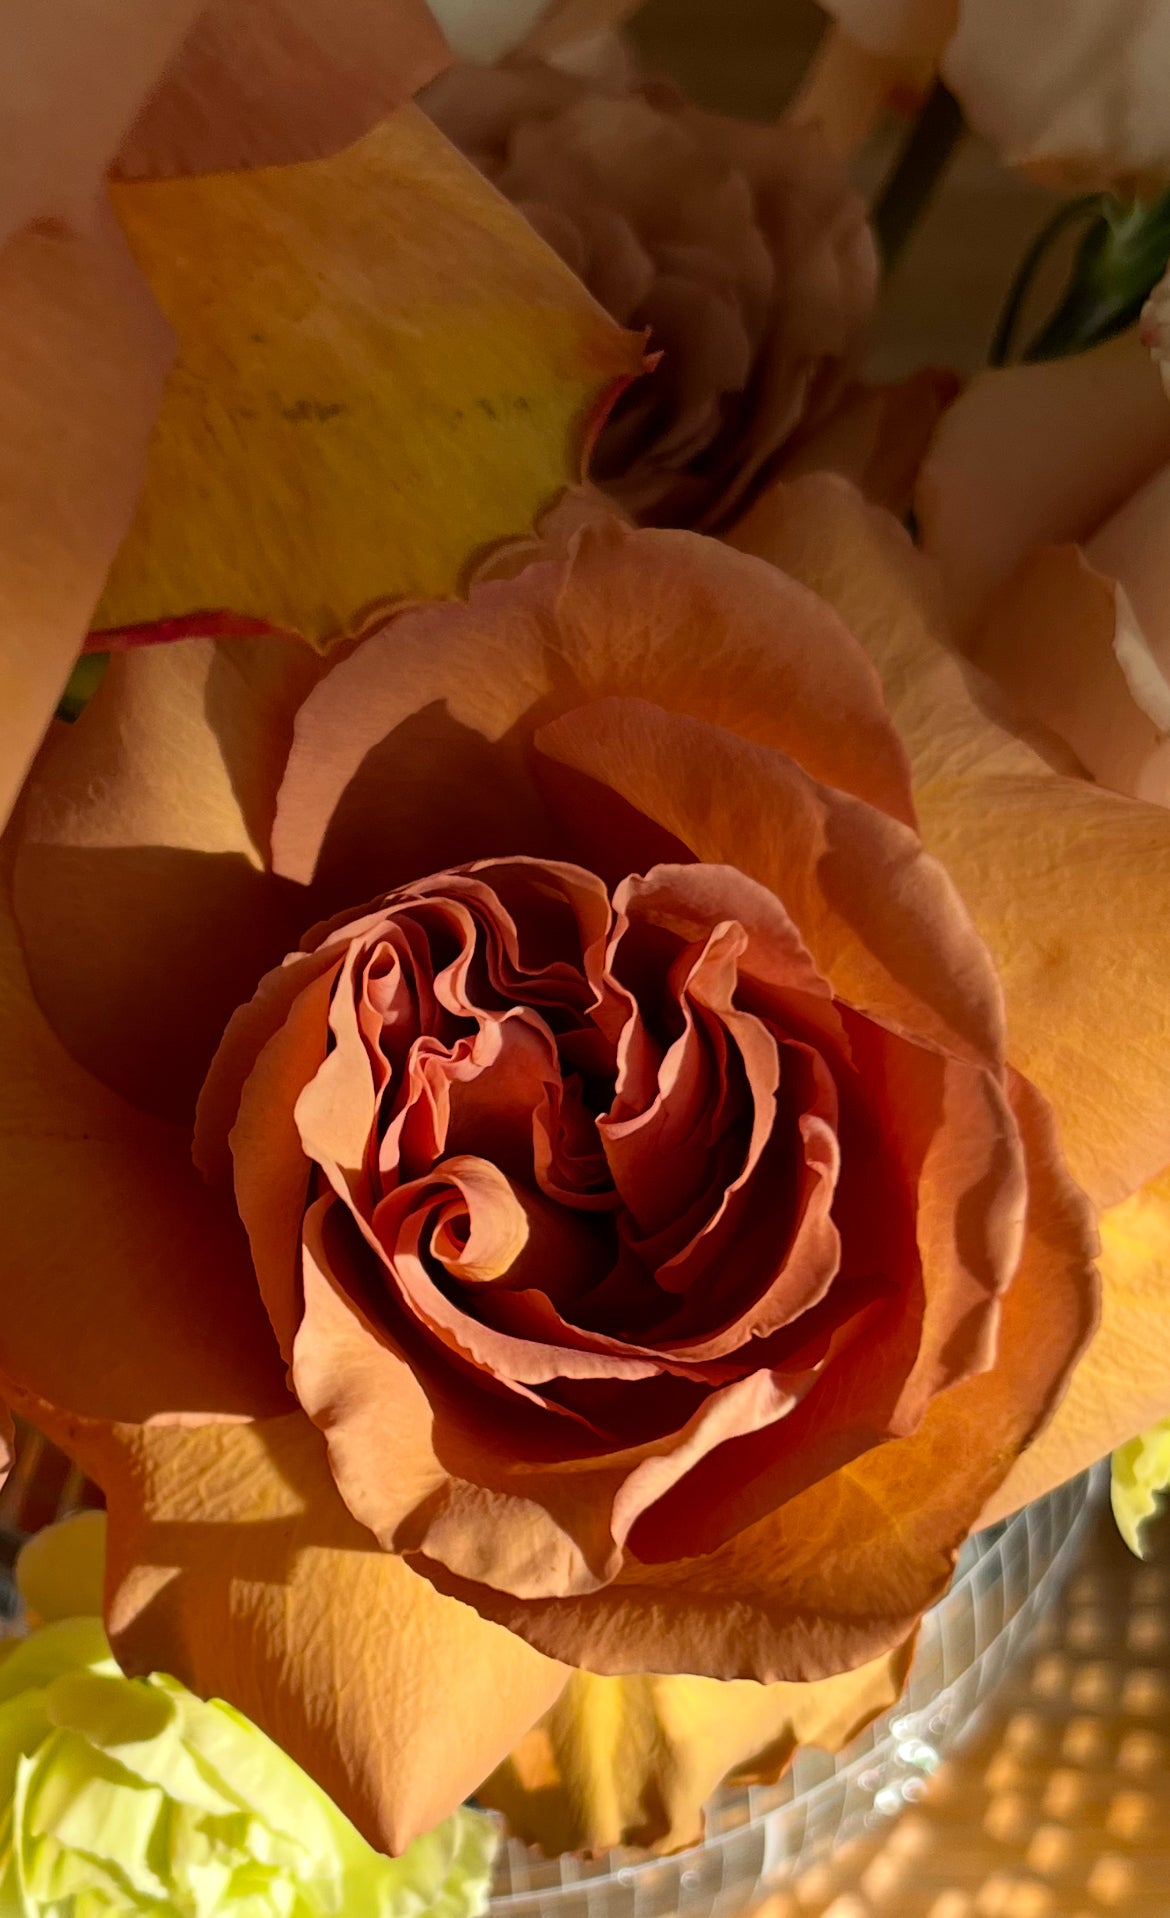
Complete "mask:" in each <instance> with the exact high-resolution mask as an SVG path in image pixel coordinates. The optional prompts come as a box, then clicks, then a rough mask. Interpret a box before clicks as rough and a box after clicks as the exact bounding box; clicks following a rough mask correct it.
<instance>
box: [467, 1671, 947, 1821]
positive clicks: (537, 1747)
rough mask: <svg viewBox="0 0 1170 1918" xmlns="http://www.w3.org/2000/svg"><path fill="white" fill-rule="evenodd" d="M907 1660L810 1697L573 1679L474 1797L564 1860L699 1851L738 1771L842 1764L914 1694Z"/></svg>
mask: <svg viewBox="0 0 1170 1918" xmlns="http://www.w3.org/2000/svg"><path fill="white" fill-rule="evenodd" d="M911 1650H912V1647H911V1646H910V1645H907V1646H906V1647H904V1649H903V1650H902V1651H900V1652H897V1653H894V1654H892V1655H891V1656H890V1657H888V1658H881V1659H876V1660H874V1662H873V1663H872V1664H869V1665H863V1666H861V1668H860V1669H859V1670H858V1671H855V1672H845V1673H842V1675H841V1676H840V1677H839V1678H825V1679H822V1680H821V1681H820V1683H819V1684H814V1685H755V1684H752V1683H751V1681H750V1680H744V1681H741V1682H738V1683H737V1682H735V1681H731V1682H726V1681H723V1680H720V1679H712V1678H658V1677H654V1676H642V1677H637V1678H597V1677H595V1676H594V1674H593V1673H592V1672H574V1673H573V1674H572V1676H571V1677H570V1679H569V1683H568V1685H567V1686H566V1687H565V1690H564V1692H563V1694H562V1696H561V1698H560V1699H559V1700H558V1702H557V1703H556V1704H555V1705H554V1706H553V1708H552V1710H551V1712H549V1713H548V1715H547V1717H546V1718H544V1719H543V1720H542V1722H541V1723H540V1724H539V1725H535V1726H534V1727H533V1729H532V1730H531V1731H530V1732H529V1733H528V1734H527V1736H526V1737H525V1738H523V1739H522V1740H521V1742H520V1744H519V1745H518V1746H517V1748H516V1750H515V1751H514V1752H513V1753H512V1755H511V1756H510V1758H509V1759H508V1761H507V1763H506V1764H504V1765H501V1766H500V1768H499V1770H498V1771H496V1772H493V1774H492V1776H491V1777H490V1778H489V1779H488V1780H487V1782H486V1783H485V1784H483V1785H481V1786H480V1788H479V1790H478V1791H477V1793H476V1797H477V1799H478V1800H479V1801H480V1803H481V1804H485V1805H491V1806H493V1807H494V1808H495V1809H496V1810H498V1811H502V1812H503V1813H504V1815H505V1816H506V1818H507V1820H508V1823H509V1825H510V1826H511V1828H512V1830H513V1831H515V1832H516V1833H518V1835H519V1836H520V1837H521V1838H523V1839H525V1840H526V1841H527V1843H529V1844H537V1845H539V1846H540V1847H541V1848H542V1850H544V1851H546V1852H548V1853H550V1854H551V1855H553V1856H555V1855H556V1854H558V1853H559V1852H563V1851H579V1850H581V1849H582V1848H584V1849H586V1850H588V1851H590V1852H598V1851H603V1850H606V1849H608V1848H609V1847H610V1846H612V1845H619V1844H627V1845H642V1846H646V1845H652V1846H653V1847H654V1849H655V1850H656V1851H676V1850H678V1848H679V1847H680V1846H683V1845H691V1844H697V1843H698V1842H699V1840H700V1838H701V1837H702V1832H703V1809H704V1805H705V1803H706V1800H707V1799H708V1798H709V1797H710V1795H711V1793H712V1792H713V1791H714V1790H715V1788H716V1786H717V1785H718V1784H720V1783H721V1781H722V1780H723V1779H724V1778H726V1777H727V1775H728V1773H729V1772H732V1773H734V1775H735V1776H736V1778H737V1779H738V1780H740V1781H742V1782H744V1783H759V1782H761V1781H766V1780H772V1779H775V1778H778V1777H779V1775H780V1773H781V1772H782V1771H783V1770H784V1767H785V1766H786V1764H787V1763H788V1761H789V1759H790V1758H791V1756H792V1754H793V1752H794V1751H795V1749H796V1747H797V1746H798V1745H820V1746H823V1747H824V1748H825V1749H827V1750H829V1751H839V1750H840V1748H841V1747H842V1746H843V1745H845V1744H847V1743H848V1742H849V1740H850V1739H851V1738H855V1737H856V1735H857V1733H858V1732H859V1731H861V1730H862V1728H863V1727H864V1726H865V1725H867V1724H868V1723H869V1721H870V1719H871V1718H873V1717H874V1715H875V1714H876V1713H877V1712H880V1711H884V1710H885V1708H886V1707H887V1706H888V1705H892V1704H893V1703H894V1700H895V1699H896V1698H897V1696H898V1693H899V1692H900V1691H901V1689H902V1685H903V1683H904V1682H905V1677H906V1670H907V1667H908V1666H909V1662H910V1652H911Z"/></svg>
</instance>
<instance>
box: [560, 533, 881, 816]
mask: <svg viewBox="0 0 1170 1918" xmlns="http://www.w3.org/2000/svg"><path fill="white" fill-rule="evenodd" d="M634 606H636V607H637V608H638V618H637V620H636V621H633V620H631V619H630V618H629V616H628V613H627V611H626V608H627V607H634ZM557 617H558V622H559V625H560V650H561V651H562V653H563V655H564V657H565V659H566V661H567V663H568V665H569V666H570V667H571V668H572V670H573V672H574V674H575V675H576V677H577V679H578V680H579V681H580V683H581V685H582V687H583V688H584V690H585V691H586V692H587V693H588V694H589V695H590V696H591V697H593V698H597V697H601V698H604V697H606V696H607V695H611V694H612V695H615V696H622V695H626V696H631V697H635V698H636V697H639V696H640V697H642V698H644V699H652V700H654V701H655V702H656V703H657V704H658V705H661V706H664V707H666V708H667V709H668V710H670V711H672V712H681V713H693V714H695V715H696V716H697V717H699V718H702V719H705V720H710V721H711V723H712V724H713V725H717V726H726V727H728V728H729V729H730V730H731V731H732V732H734V733H737V734H738V735H739V736H740V737H742V738H744V739H749V740H754V741H757V742H758V743H759V744H760V745H767V746H774V747H777V748H779V750H780V751H782V752H791V753H792V754H793V755H794V757H796V758H798V759H799V761H800V763H801V765H802V766H804V767H805V769H806V770H807V771H808V772H809V773H811V774H812V776H813V778H815V779H823V780H824V781H825V782H826V784H827V785H833V786H839V787H841V788H842V789H843V790H844V791H845V792H847V793H854V794H856V796H857V797H858V798H860V799H865V800H868V801H869V803H870V804H871V805H873V806H879V807H881V808H882V809H883V810H884V811H886V812H888V813H890V814H892V816H893V817H894V818H896V819H901V820H904V821H906V822H908V823H913V818H914V813H913V805H912V802H911V799H910V795H909V788H908V784H907V774H906V767H905V761H904V759H903V755H902V751H901V747H900V745H899V742H898V739H897V736H896V734H895V733H894V731H893V729H892V728H891V726H890V724H889V720H888V717H887V715H886V712H885V710H884V707H883V704H882V700H881V696H880V689H879V688H878V686H877V685H876V684H875V683H874V681H873V680H872V678H871V676H870V673H869V671H868V669H867V665H866V661H865V659H864V658H863V656H862V655H861V652H860V650H859V648H858V647H857V646H856V645H855V643H854V641H853V638H852V635H851V634H850V633H849V632H848V631H846V630H845V629H844V628H843V627H842V626H841V624H840V623H839V622H838V621H837V620H836V619H835V618H833V617H832V615H831V613H830V611H829V609H828V608H827V607H825V606H824V605H823V604H822V603H821V602H819V601H818V600H816V599H815V598H812V597H810V596H809V595H808V594H807V593H805V592H804V591H803V590H802V589H801V588H800V586H799V584H798V583H797V582H796V581H794V580H791V579H785V578H783V577H782V576H777V574H776V573H775V572H773V573H771V574H769V573H768V572H767V571H766V570H765V569H764V568H762V567H761V566H760V565H759V564H757V563H756V562H755V561H754V560H753V559H752V558H750V557H749V556H747V555H745V554H741V553H735V552H732V551H731V550H730V549H729V548H727V547H726V546H723V545H722V544H718V545H715V544H712V542H710V541H708V540H703V539H700V538H697V537H696V536H695V535H694V534H691V533H678V532H645V533H630V532H627V531H624V530H623V529H622V528H621V527H620V526H619V525H618V524H617V523H616V522H615V523H614V524H613V525H612V526H610V527H596V528H587V529H586V530H585V532H583V534H582V535H581V538H580V541H579V544H578V548H577V552H576V554H575V556H574V558H573V560H572V563H571V568H570V573H569V579H568V583H567V586H566V590H565V591H564V592H563V593H562V594H561V596H560V599H559V602H558V606H557ZM810 658H815V659H816V661H817V670H816V671H815V672H810V670H809V660H810Z"/></svg>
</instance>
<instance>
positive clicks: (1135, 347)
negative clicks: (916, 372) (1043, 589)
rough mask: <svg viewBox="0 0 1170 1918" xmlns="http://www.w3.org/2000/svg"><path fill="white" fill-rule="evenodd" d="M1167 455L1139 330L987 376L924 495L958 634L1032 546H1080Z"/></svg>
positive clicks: (940, 452)
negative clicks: (1086, 349) (1067, 543)
mask: <svg viewBox="0 0 1170 1918" xmlns="http://www.w3.org/2000/svg"><path fill="white" fill-rule="evenodd" d="M1167 460H1170V406H1167V404H1166V398H1165V395H1164V394H1163V392H1162V389H1161V384H1160V382H1159V379H1158V374H1157V371H1156V369H1155V367H1154V366H1153V365H1152V363H1151V361H1150V357H1149V355H1148V353H1146V352H1145V351H1144V349H1143V348H1142V346H1141V343H1140V341H1139V340H1138V339H1137V337H1136V335H1134V334H1126V335H1124V336H1123V337H1122V338H1121V339H1120V340H1111V341H1109V342H1108V344H1107V345H1105V346H1100V347H1097V348H1096V349H1095V350H1094V351H1093V352H1091V353H1081V354H1077V355H1075V356H1074V357H1072V358H1070V359H1063V360H1049V361H1047V362H1045V363H1044V364H1042V365H1036V366H1013V367H1009V368H1007V369H1006V370H1005V371H1001V372H992V373H983V374H980V376H979V377H978V378H977V379H975V380H974V381H973V382H972V384H971V385H970V386H969V387H968V388H967V391H966V392H965V393H964V394H963V395H962V397H961V398H960V399H958V400H957V401H956V402H955V405H954V406H953V407H952V408H951V409H950V411H949V412H948V413H947V414H946V416H945V417H944V419H943V422H942V425H941V427H940V428H939V432H938V436H937V438H936V440H935V443H934V446H933V449H932V450H931V452H930V454H929V456H928V458H927V460H926V464H925V466H924V468H923V471H922V478H921V482H920V485H919V493H918V516H919V522H920V525H921V528H922V541H923V545H924V547H925V549H926V551H927V553H929V555H930V556H931V558H932V559H934V560H935V561H936V562H937V564H938V566H939V568H940V570H941V572H942V576H943V583H944V586H945V588H946V594H947V600H948V604H949V608H950V613H951V618H952V620H953V622H954V625H955V628H956V631H957V632H958V634H959V636H960V638H961V637H962V636H963V635H964V634H965V633H967V632H969V631H970V630H971V628H972V627H973V626H975V625H976V624H977V623H978V621H979V620H980V618H981V617H982V615H983V613H984V611H985V609H986V606H987V603H988V600H989V599H990V597H991V595H992V594H993V593H994V591H995V590H996V588H997V587H998V586H1000V585H1001V584H1002V583H1003V582H1004V581H1005V580H1006V579H1008V578H1009V576H1010V575H1011V574H1012V573H1013V572H1014V571H1015V568H1016V566H1017V565H1018V564H1019V562H1020V560H1021V559H1023V557H1024V555H1025V554H1026V553H1027V552H1028V551H1029V550H1030V548H1031V547H1033V546H1044V545H1051V544H1053V543H1059V542H1063V541H1068V540H1076V541H1079V542H1081V543H1084V541H1086V540H1087V539H1088V538H1089V536H1090V535H1091V534H1092V533H1094V532H1096V530H1097V529H1098V527H1099V526H1100V525H1101V524H1102V522H1103V521H1104V520H1106V519H1107V518H1108V517H1109V516H1110V515H1111V514H1112V513H1114V512H1115V511H1116V510H1117V509H1118V508H1119V507H1120V506H1121V505H1122V503H1123V502H1124V501H1125V500H1127V499H1128V498H1129V497H1130V495H1131V494H1132V493H1133V492H1134V491H1135V490H1136V489H1137V488H1138V487H1139V486H1141V485H1142V484H1143V483H1144V482H1145V481H1146V480H1148V479H1149V478H1150V476H1151V475H1152V474H1153V473H1155V472H1156V471H1157V470H1158V469H1159V468H1161V467H1162V466H1164V465H1165V464H1166V463H1167Z"/></svg>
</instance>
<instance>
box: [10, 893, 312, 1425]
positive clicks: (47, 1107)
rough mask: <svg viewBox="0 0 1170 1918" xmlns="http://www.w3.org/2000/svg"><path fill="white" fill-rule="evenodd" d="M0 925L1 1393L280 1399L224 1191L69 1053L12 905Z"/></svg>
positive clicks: (177, 1142)
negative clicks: (31, 968) (45, 1012)
mask: <svg viewBox="0 0 1170 1918" xmlns="http://www.w3.org/2000/svg"><path fill="white" fill-rule="evenodd" d="M0 931H2V936H3V942H4V943H3V954H2V966H0V1053H2V1055H3V1058H4V1075H3V1085H2V1087H0V1132H3V1135H4V1141H5V1144H4V1152H3V1154H2V1155H0V1286H2V1288H3V1292H4V1296H5V1299H6V1304H5V1308H4V1310H3V1312H2V1313H0V1376H2V1377H3V1379H4V1381H5V1385H6V1388H8V1389H7V1391H6V1396H8V1397H9V1398H10V1399H11V1400H12V1401H13V1403H15V1404H17V1405H18V1406H20V1405H25V1404H26V1403H27V1401H28V1399H29V1397H30V1395H31V1396H32V1397H36V1398H40V1399H46V1400H49V1401H52V1403H53V1405H54V1406H55V1407H56V1408H57V1409H58V1411H59V1412H61V1413H63V1414H72V1413H77V1412H80V1413H86V1414H89V1415H92V1416H94V1417H99V1416H100V1417H106V1418H122V1419H148V1418H155V1417H162V1418H180V1419H181V1418H184V1417H190V1416H197V1417H201V1418H219V1417H240V1416H243V1415H247V1414H249V1413H251V1412H253V1411H258V1412H271V1411H274V1410H279V1409H281V1408H282V1406H283V1405H285V1404H287V1394H286V1393H285V1390H284V1385H283V1376H282V1367H281V1365H280V1359H279V1355H278V1353H277V1351H276V1347H275V1344H274V1342H273V1340H272V1337H271V1334H270V1332H269V1330H268V1327H267V1325H266V1324H265V1322H264V1319H263V1315H262V1313H261V1312H259V1311H258V1310H257V1303H258V1302H257V1298H256V1292H255V1282H254V1280H253V1278H252V1274H251V1269H250V1265H249V1261H248V1256H247V1247H246V1245H245V1244H244V1242H243V1238H242V1235H241V1233H240V1230H239V1227H238V1225H237V1224H236V1222H235V1220H234V1218H233V1217H232V1214H231V1208H230V1206H228V1205H225V1204H224V1203H222V1202H221V1201H220V1200H219V1199H218V1198H213V1197H212V1196H211V1195H210V1194H208V1193H207V1192H206V1191H205V1190H204V1188H203V1187H202V1186H201V1184H200V1181H199V1179H198V1176H197V1175H196V1174H195V1172H194V1170H193V1168H192V1167H191V1163H190V1158H189V1153H188V1148H187V1141H186V1139H185V1138H184V1136H183V1135H182V1134H181V1133H179V1132H177V1131H174V1130H172V1128H171V1127H169V1126H166V1125H163V1124H160V1123H159V1122H158V1121H155V1120H150V1119H147V1118H146V1117H145V1116H144V1115H143V1114H141V1113H136V1112H135V1111H133V1110H132V1109H131V1108H130V1107H128V1106H125V1105H123V1104H122V1102H121V1101H120V1100H119V1099H117V1098H115V1097H114V1096H113V1095H112V1094H111V1093H108V1092H106V1091H105V1089H104V1088H103V1087H102V1086H100V1085H98V1084H97V1083H96V1081H94V1080H93V1079H91V1078H90V1077H89V1076H88V1074H86V1073H85V1072H83V1071H82V1070H81V1068H80V1067H79V1066H77V1065H76V1064H75V1063H74V1061H73V1060H72V1059H70V1057H69V1056H68V1054H67V1053H66V1052H65V1051H64V1050H63V1049H62V1047H61V1045H60V1043H59V1042H58V1040H57V1039H56V1037H55V1036H54V1034H53V1033H52V1032H51V1030H50V1029H49V1027H48V1025H47V1024H46V1023H45V1021H44V1020H43V1018H42V1017H41V1015H40V1013H39V1012H38V1010H37V1008H36V1006H35V1005H34V1003H33V1000H32V997H31V994H30V992H29V989H28V982H27V979H26V978H25V976H24V970H23V966H22V964H21V959H20V953H19V948H18V946H17V942H16V938H15V933H14V930H13V927H12V924H11V921H10V920H6V921H5V923H4V924H3V927H2V928H0ZM16 1301H19V1305H18V1306H17V1305H16V1304H15V1302H16ZM63 1327H68V1337H65V1336H64V1335H63V1331H62V1328H63ZM31 1415H32V1416H34V1417H36V1418H37V1419H38V1422H39V1416H40V1415H39V1413H38V1412H36V1411H33V1413H32V1414H31Z"/></svg>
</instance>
